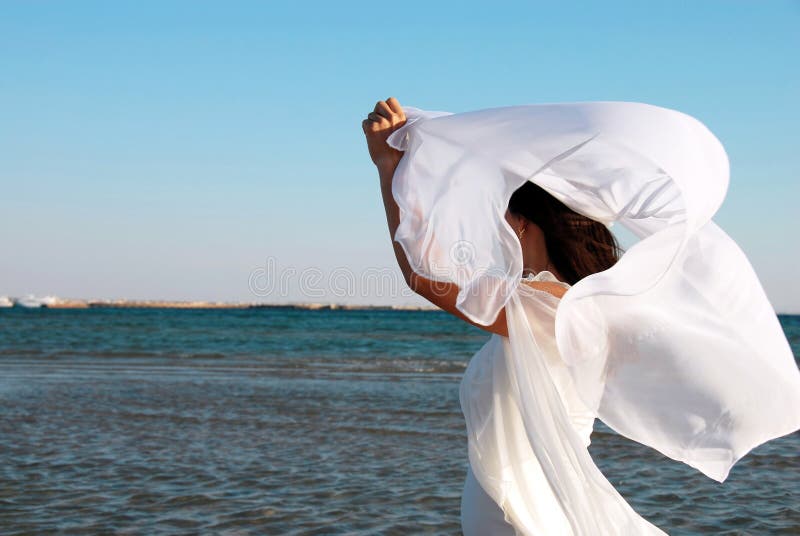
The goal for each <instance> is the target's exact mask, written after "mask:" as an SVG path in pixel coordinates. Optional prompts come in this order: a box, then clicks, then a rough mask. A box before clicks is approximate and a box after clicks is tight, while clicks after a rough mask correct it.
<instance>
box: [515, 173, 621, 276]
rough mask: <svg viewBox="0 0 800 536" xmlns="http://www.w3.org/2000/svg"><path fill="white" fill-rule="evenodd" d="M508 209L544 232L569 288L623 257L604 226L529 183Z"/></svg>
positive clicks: (524, 185) (556, 265)
mask: <svg viewBox="0 0 800 536" xmlns="http://www.w3.org/2000/svg"><path fill="white" fill-rule="evenodd" d="M508 210H509V212H511V213H512V214H516V215H517V216H522V217H524V218H525V219H527V220H529V221H531V222H532V223H535V224H536V225H538V226H539V227H540V228H541V229H542V232H543V233H544V239H545V246H546V247H547V254H548V256H549V257H550V262H551V263H552V264H553V266H555V268H556V270H557V271H558V272H559V273H560V274H561V275H562V276H563V277H564V278H565V279H566V282H567V283H569V284H570V285H574V284H575V283H577V282H578V281H580V280H581V279H583V278H584V277H586V276H587V275H591V274H594V273H597V272H602V271H603V270H607V269H609V268H611V267H612V266H613V265H614V263H616V262H617V260H619V257H620V255H621V254H622V248H620V246H619V243H618V242H617V239H616V237H615V236H614V235H613V234H612V233H611V231H609V230H608V227H606V226H605V224H603V223H600V222H598V221H595V220H593V219H591V218H587V217H586V216H583V215H581V214H578V213H577V212H575V211H574V210H572V209H571V208H569V207H568V206H567V205H565V204H564V203H562V202H561V201H559V200H558V199H556V198H555V197H553V196H552V195H550V194H549V193H547V192H546V191H545V190H544V189H543V188H542V187H541V186H537V185H536V184H534V183H532V182H530V181H528V182H526V183H525V184H523V185H522V186H521V187H520V188H518V189H517V190H516V191H515V192H514V194H513V195H512V196H511V200H510V201H509V203H508Z"/></svg>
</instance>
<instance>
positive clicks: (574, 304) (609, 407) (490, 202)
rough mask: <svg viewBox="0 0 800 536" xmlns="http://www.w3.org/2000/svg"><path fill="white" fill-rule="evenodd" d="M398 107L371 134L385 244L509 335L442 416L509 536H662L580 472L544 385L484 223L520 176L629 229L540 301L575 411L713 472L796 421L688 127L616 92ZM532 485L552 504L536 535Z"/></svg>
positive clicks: (763, 303) (538, 345) (515, 290)
mask: <svg viewBox="0 0 800 536" xmlns="http://www.w3.org/2000/svg"><path fill="white" fill-rule="evenodd" d="M404 110H405V113H406V116H407V118H408V122H407V123H406V125H404V126H403V127H401V128H400V129H398V130H397V131H396V132H394V133H393V134H392V135H391V136H390V137H389V140H388V142H389V144H390V145H391V146H393V147H395V148H397V149H399V150H402V151H405V155H404V157H403V158H402V160H401V161H400V164H399V166H398V168H397V170H396V171H395V175H394V182H393V194H394V198H395V200H396V201H397V204H398V206H399V207H400V225H399V227H398V229H397V232H396V234H395V237H394V238H395V240H397V241H398V242H399V243H400V244H401V245H402V246H403V248H404V250H405V252H406V254H407V256H408V259H409V262H410V263H411V266H412V268H413V269H414V270H415V271H416V272H418V273H420V274H422V275H423V276H426V277H429V278H432V279H435V280H445V281H450V282H454V283H456V284H458V286H459V288H460V293H459V297H458V300H457V307H458V308H459V310H460V311H462V312H463V313H464V314H465V315H466V316H467V317H469V318H470V319H472V320H473V321H475V322H478V323H481V324H490V323H491V322H493V321H494V320H495V318H496V317H497V314H498V313H499V311H500V310H501V309H502V308H503V307H505V308H506V312H507V319H508V324H509V326H508V327H509V337H508V338H502V337H493V338H492V339H491V340H490V342H489V343H487V346H486V347H484V349H482V350H481V352H479V353H478V354H476V356H475V357H473V361H475V362H476V363H477V362H481V363H483V365H482V366H483V367H491V370H492V374H491V375H489V376H482V377H483V378H484V379H485V378H491V381H488V382H484V385H483V387H480V388H479V387H478V386H476V385H473V384H471V383H469V382H468V383H467V384H466V385H469V386H470V387H469V389H467V390H466V392H465V388H464V385H463V384H462V408H466V409H465V411H464V413H465V418H466V419H467V430H468V437H469V453H470V465H471V467H472V470H473V471H474V473H475V477H476V478H477V479H478V481H479V482H480V483H481V486H482V487H483V488H484V489H485V490H486V492H487V493H489V494H490V495H491V496H492V498H493V499H494V500H495V501H496V502H497V504H498V505H500V506H501V507H502V508H503V511H504V512H505V515H506V517H507V519H508V520H509V521H510V522H512V523H513V525H514V528H515V530H517V531H518V533H519V534H576V535H583V534H663V532H661V531H660V530H659V529H657V528H655V527H653V526H652V525H650V524H649V523H647V522H646V521H644V520H643V519H642V518H641V517H639V516H638V515H637V514H636V513H635V512H633V511H632V510H631V509H630V507H629V506H628V505H627V503H625V501H624V500H623V499H622V498H621V497H620V496H619V494H617V493H616V491H615V490H614V489H613V487H611V486H610V484H609V483H608V482H607V480H605V478H604V477H603V476H602V474H600V472H599V471H598V470H597V468H596V466H595V465H594V463H593V462H592V461H591V458H590V456H589V454H588V450H587V449H586V441H585V440H582V436H581V434H580V430H581V428H580V426H577V427H576V425H575V422H574V419H572V417H573V416H574V415H572V414H571V413H570V411H571V408H572V409H574V408H575V407H576V405H575V403H574V400H573V401H572V402H570V401H569V399H568V398H565V395H564V390H563V388H562V390H561V391H559V388H558V386H559V385H562V386H563V385H565V384H566V383H565V382H564V381H559V380H558V379H556V378H555V377H554V376H553V374H554V373H553V370H554V369H553V368H552V367H549V368H548V367H547V366H546V363H547V355H548V351H546V350H542V348H543V347H546V346H547V344H548V343H547V342H546V341H547V335H546V333H545V332H544V331H541V329H539V328H538V327H537V326H538V325H539V324H542V325H545V324H546V322H545V320H543V319H542V317H541V315H542V314H543V313H542V310H543V309H542V307H543V306H542V300H541V299H538V300H533V299H532V298H530V297H526V296H524V295H523V294H524V292H523V291H522V290H521V287H520V278H521V273H522V254H521V250H520V246H519V242H518V240H517V238H516V236H515V235H514V233H513V231H512V230H511V228H510V227H509V225H508V224H507V223H506V221H505V218H504V213H505V210H506V207H507V205H508V200H509V198H510V196H511V194H512V193H513V192H514V190H516V189H517V188H518V187H519V186H520V185H522V184H523V183H524V182H525V181H528V180H530V181H532V182H534V183H536V184H538V185H539V186H541V187H543V188H544V189H545V190H547V191H548V192H549V193H550V194H552V195H553V196H555V197H556V198H558V199H560V200H561V201H562V202H564V203H565V204H566V205H568V206H569V207H571V208H572V209H573V210H575V211H577V212H579V213H581V214H584V215H586V216H589V217H591V218H593V219H595V220H598V221H602V222H605V223H609V224H610V223H611V222H618V223H619V224H621V225H623V226H625V227H626V228H628V229H630V230H631V231H632V232H633V233H635V234H636V235H637V236H638V237H639V238H640V241H639V242H638V243H637V244H635V245H634V246H633V247H631V248H630V249H629V250H628V251H627V252H625V254H624V255H623V256H622V258H621V259H620V261H619V262H618V263H617V264H616V265H615V266H614V267H612V268H611V269H609V270H606V271H604V272H601V273H597V274H593V275H591V276H589V277H586V278H584V279H582V280H581V281H579V282H578V283H576V284H575V285H574V286H573V287H571V288H570V289H569V290H568V292H567V293H566V294H565V295H564V297H563V298H562V299H561V301H560V303H559V304H558V307H557V309H554V310H552V311H551V312H552V335H553V338H552V348H551V351H552V352H555V353H556V354H557V355H558V357H559V358H560V360H561V362H563V370H565V371H566V374H567V375H568V376H569V384H571V385H572V386H573V387H574V391H572V394H574V395H575V396H577V397H578V398H579V399H580V401H581V404H582V405H583V408H584V409H585V411H587V412H589V413H590V414H591V415H592V416H597V417H598V418H600V419H601V420H603V422H605V423H606V424H607V425H608V426H610V427H611V428H612V429H614V430H615V431H617V432H619V433H620V434H622V435H624V436H626V437H628V438H630V439H633V440H635V441H638V442H640V443H642V444H645V445H648V446H650V447H652V448H654V449H656V450H658V451H660V452H662V453H663V454H664V455H666V456H668V457H670V458H673V459H675V460H679V461H682V462H685V463H687V464H688V465H690V466H692V467H694V468H696V469H697V470H699V471H701V472H703V473H704V474H706V475H707V476H709V477H710V478H713V479H715V480H717V481H720V482H722V481H724V480H725V478H726V477H727V475H728V472H729V471H730V469H731V467H732V466H733V465H734V464H735V463H736V461H738V460H739V459H740V458H741V457H742V456H744V455H745V454H746V453H747V452H749V451H750V450H751V449H753V448H754V447H756V446H757V445H759V444H761V443H763V442H765V441H768V440H770V439H773V438H776V437H780V436H782V435H785V434H788V433H791V432H794V431H796V430H798V429H800V372H799V371H798V369H797V366H796V365H795V362H794V358H793V356H792V353H791V350H790V348H789V345H788V342H787V340H786V338H785V336H784V335H783V332H782V330H781V328H780V324H779V322H778V319H777V317H776V315H775V313H774V310H773V309H772V307H771V305H770V303H769V301H768V300H767V298H766V296H765V294H764V291H763V289H762V287H761V285H760V283H759V281H758V278H757V276H756V274H755V273H754V271H753V269H752V267H751V266H750V264H749V262H748V260H747V259H746V257H745V256H744V254H743V253H742V251H741V250H740V249H739V248H738V246H737V245H736V244H735V242H734V241H733V240H732V239H731V238H730V237H728V236H727V235H726V234H725V233H724V231H722V229H720V228H719V227H718V226H717V225H716V224H715V223H714V222H713V221H712V220H711V218H712V216H713V215H714V213H715V212H716V210H717V209H718V207H719V206H720V204H721V203H722V200H723V198H724V196H725V192H726V189H727V184H728V161H727V157H726V155H725V151H724V149H723V148H722V146H721V144H720V143H719V141H718V140H717V139H716V138H715V137H714V136H713V134H711V132H709V131H708V129H707V128H706V127H705V126H704V125H702V124H701V123H700V122H699V121H697V120H696V119H694V118H692V117H690V116H687V115H685V114H682V113H680V112H676V111H673V110H668V109H664V108H659V107H656V106H651V105H647V104H640V103H628V102H589V103H569V104H547V105H528V106H514V107H505V108H495V109H488V110H479V111H475V112H467V113H460V114H448V113H446V112H426V111H423V110H419V109H416V108H411V107H406V108H405V109H404ZM531 304H535V305H531ZM545 309H546V307H545ZM543 341H544V342H543ZM482 356H483V357H482ZM486 356H490V357H488V358H487V357H486ZM470 366H472V362H471V364H470ZM476 366H477V365H476ZM485 370H488V369H485ZM547 378H549V380H548V381H544V379H547ZM562 380H563V378H562ZM479 383H480V382H479ZM480 389H490V391H489V392H490V398H489V399H490V400H492V404H491V405H490V407H489V408H488V409H487V408H486V407H482V408H483V409H481V408H480V407H473V406H471V405H470V401H471V400H485V398H484V396H478V395H477V394H476V393H479V392H482V391H480ZM484 395H485V392H484ZM523 439H524V441H523ZM526 448H527V450H526ZM531 467H538V468H539V474H538V477H537V476H533V475H535V474H536V471H534V470H531V469H530V468H531ZM542 482H546V484H547V487H548V488H549V489H550V490H551V491H552V496H553V497H554V502H553V504H552V506H553V507H554V508H556V510H557V511H559V512H561V517H560V519H561V523H560V524H559V523H557V522H556V521H552V520H553V519H558V516H556V518H553V517H552V516H549V517H547V519H550V521H551V522H552V523H555V525H553V526H549V528H547V529H546V530H545V529H543V528H542V523H543V521H542V520H543V519H545V518H543V517H542V516H541V506H540V505H537V501H539V500H540V498H539V497H537V495H536V493H537V491H536V490H537V489H540V487H541V485H542ZM556 525H557V526H556Z"/></svg>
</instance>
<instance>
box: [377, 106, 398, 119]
mask: <svg viewBox="0 0 800 536" xmlns="http://www.w3.org/2000/svg"><path fill="white" fill-rule="evenodd" d="M375 113H376V114H378V115H382V116H383V117H385V118H386V119H389V120H390V121H391V119H392V116H393V115H395V113H394V111H393V110H392V109H391V108H389V105H388V104H386V101H378V102H377V103H376V104H375Z"/></svg>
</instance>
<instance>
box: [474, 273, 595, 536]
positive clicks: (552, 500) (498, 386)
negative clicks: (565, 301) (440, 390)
mask: <svg viewBox="0 0 800 536" xmlns="http://www.w3.org/2000/svg"><path fill="white" fill-rule="evenodd" d="M524 280H526V281H551V282H556V283H560V284H561V285H563V286H564V287H565V288H570V285H569V284H568V283H564V282H561V281H559V280H558V279H556V277H555V276H553V274H552V273H551V272H549V271H547V270H545V271H542V272H539V273H538V274H536V275H535V276H529V277H527V278H524ZM519 293H520V299H521V301H524V302H526V303H527V304H528V307H527V309H528V311H529V313H530V318H529V321H530V324H531V328H532V330H533V331H534V333H535V337H536V340H537V342H538V344H539V346H540V348H541V349H542V353H541V354H537V355H535V356H531V357H532V358H541V359H542V360H543V362H544V363H545V365H546V367H547V370H548V372H549V376H547V377H541V378H538V380H539V381H541V382H552V383H553V384H555V386H556V389H557V390H558V394H559V395H560V398H561V401H562V402H563V403H564V406H565V408H566V411H567V414H568V415H569V418H570V423H571V424H572V425H573V426H574V429H575V431H576V432H577V433H578V435H579V436H580V437H581V440H582V441H583V444H584V445H585V446H586V447H587V448H588V446H589V444H590V442H591V438H590V436H591V433H592V428H593V425H594V419H595V416H594V413H593V412H592V411H591V410H589V408H587V407H586V405H585V404H584V403H583V402H582V401H581V399H580V396H579V395H578V393H577V391H576V389H575V384H574V383H573V381H572V378H571V377H570V374H569V371H568V369H567V367H566V363H564V361H563V360H562V359H561V357H560V355H559V354H558V348H557V347H556V341H555V312H556V308H557V307H558V303H559V301H560V298H558V297H556V296H554V295H552V294H550V293H549V292H545V291H542V290H538V289H535V288H533V287H531V286H528V285H521V286H520V287H519ZM504 339H505V338H504V337H501V336H500V335H493V336H492V337H491V338H490V339H489V341H488V342H487V343H486V344H485V345H484V346H483V348H481V350H480V351H478V352H477V353H476V354H475V356H473V357H472V359H471V360H470V362H469V366H468V367H467V370H466V371H465V373H464V377H463V379H462V380H461V387H460V392H459V398H460V400H461V406H462V408H463V411H464V414H465V415H467V416H468V417H467V422H470V418H472V419H475V418H476V415H477V414H480V415H485V416H488V415H491V414H492V411H500V409H499V408H497V409H495V408H494V398H495V396H497V393H498V391H500V390H507V389H508V387H509V386H508V377H507V374H506V373H503V372H502V370H503V364H502V363H495V362H494V360H504V359H505V349H504V344H508V341H507V340H504ZM495 371H497V372H495ZM495 374H498V375H502V378H495V377H494V375H495ZM495 380H496V381H495ZM505 411H508V412H509V414H507V415H505V417H506V418H507V419H508V420H509V421H516V422H518V423H519V422H521V417H520V415H519V412H518V410H517V409H516V408H514V407H513V405H511V406H505ZM494 417H495V418H497V416H496V415H495V416H494ZM472 422H475V421H472ZM515 437H516V439H518V440H520V441H522V443H523V444H522V445H520V447H521V448H523V449H524V448H525V446H526V444H527V437H525V435H524V434H522V435H520V434H517V435H516V436H515ZM513 438H514V437H512V436H511V435H508V437H506V438H495V440H501V439H508V440H512V439H513ZM526 470H527V471H529V472H530V475H531V476H530V479H531V481H532V483H533V484H534V485H535V486H536V496H535V497H534V501H533V502H534V503H535V505H536V507H537V511H536V512H532V514H533V519H534V520H535V523H534V524H532V526H533V527H535V530H536V531H537V532H538V533H540V534H566V533H568V529H569V526H568V523H567V521H566V519H565V518H564V514H563V513H562V512H561V511H560V508H559V507H558V499H557V497H555V496H554V495H553V492H552V490H551V489H550V487H549V485H548V483H547V479H546V478H545V477H544V474H543V473H542V469H541V466H540V465H539V464H538V463H537V461H536V458H535V457H534V456H532V455H531V456H530V463H529V464H528V466H527V467H526ZM461 529H462V532H463V533H464V536H489V535H491V536H504V535H509V536H514V534H515V532H514V528H513V526H512V525H511V524H510V523H509V522H508V521H507V520H506V516H505V513H504V512H503V510H502V509H501V508H500V507H499V506H498V505H497V503H496V502H495V501H494V499H492V497H491V496H489V495H488V494H487V493H486V491H484V489H483V488H482V487H481V485H480V483H479V482H478V480H477V479H476V478H475V473H474V472H473V471H472V467H471V466H468V468H467V477H466V479H465V482H464V490H463V493H462V496H461Z"/></svg>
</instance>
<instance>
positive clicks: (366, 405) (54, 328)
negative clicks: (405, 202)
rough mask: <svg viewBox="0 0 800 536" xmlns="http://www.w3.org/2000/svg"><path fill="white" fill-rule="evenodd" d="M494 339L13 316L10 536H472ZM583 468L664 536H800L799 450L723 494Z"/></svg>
mask: <svg viewBox="0 0 800 536" xmlns="http://www.w3.org/2000/svg"><path fill="white" fill-rule="evenodd" d="M781 323H782V325H783V327H784V330H785V332H786V334H787V336H788V338H789V340H790V342H791V344H792V348H793V350H794V352H795V356H798V355H800V317H797V316H783V317H781ZM487 338H488V335H487V334H485V333H484V332H482V331H480V330H478V329H477V328H473V327H471V326H469V325H466V324H464V323H462V322H460V321H459V320H457V319H455V318H452V317H450V316H449V315H447V314H445V313H442V312H434V311H303V310H291V309H249V310H155V309H149V310H148V309H92V310H20V309H11V310H2V311H0V415H1V417H2V418H1V419H0V533H1V534H56V533H57V534H82V535H84V534H109V533H115V534H147V535H150V534H230V535H235V534H276V535H283V534H288V535H291V534H363V535H374V534H459V533H460V524H459V501H460V495H461V489H462V486H463V480H464V476H465V474H466V467H467V454H466V435H465V430H464V421H463V416H462V415H461V411H460V407H459V403H458V385H459V381H460V379H461V375H462V374H463V371H464V369H465V368H466V365H467V362H468V361H469V358H470V357H471V356H472V354H473V353H474V352H475V351H476V350H477V349H478V348H479V347H480V346H481V345H482V344H483V343H484V342H485V340H486V339H487ZM590 451H591V453H592V456H593V457H594V459H595V460H596V462H597V464H598V466H599V467H600V468H601V470H602V471H603V473H604V474H605V475H606V476H607V477H608V478H609V480H610V481H611V482H612V483H613V484H614V485H615V487H616V488H617V489H618V490H619V491H620V493H622V494H623V495H624V496H625V497H626V499H628V501H629V502H630V503H631V505H632V506H633V507H634V509H636V510H637V511H638V512H640V513H641V514H642V515H643V516H644V517H646V518H647V519H649V520H650V521H652V522H653V523H655V524H656V525H658V526H659V527H661V528H662V529H664V530H665V531H667V532H668V533H669V534H671V535H690V534H730V535H733V534H737V535H778V534H786V535H788V534H794V535H796V534H800V457H799V456H800V434H797V433H796V434H792V435H789V436H785V437H782V438H779V439H776V440H774V441H771V442H768V443H766V444H764V445H761V446H759V447H757V448H756V449H754V450H753V451H752V452H751V453H750V454H749V455H748V456H746V457H745V458H744V459H743V460H741V461H740V462H739V463H738V464H737V465H736V466H735V467H734V468H733V470H732V471H731V474H730V476H729V478H728V480H727V481H726V482H725V483H723V484H719V483H717V482H715V481H713V480H710V479H708V478H707V477H705V476H703V475H702V474H700V473H698V472H697V471H695V470H693V469H691V468H689V467H687V466H685V465H683V464H681V463H679V462H675V461H673V460H669V459H667V458H665V457H663V456H662V455H660V454H659V453H657V452H655V451H652V450H651V449H648V448H646V447H644V446H642V445H639V444H636V443H634V442H632V441H629V440H627V439H624V438H622V437H620V436H618V435H616V434H615V433H613V432H612V431H611V430H609V429H608V428H606V427H605V426H603V425H602V423H599V422H598V423H597V424H596V426H595V432H594V434H593V436H592V446H591V447H590Z"/></svg>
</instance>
